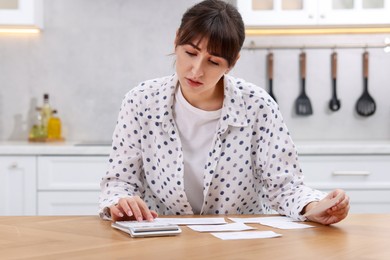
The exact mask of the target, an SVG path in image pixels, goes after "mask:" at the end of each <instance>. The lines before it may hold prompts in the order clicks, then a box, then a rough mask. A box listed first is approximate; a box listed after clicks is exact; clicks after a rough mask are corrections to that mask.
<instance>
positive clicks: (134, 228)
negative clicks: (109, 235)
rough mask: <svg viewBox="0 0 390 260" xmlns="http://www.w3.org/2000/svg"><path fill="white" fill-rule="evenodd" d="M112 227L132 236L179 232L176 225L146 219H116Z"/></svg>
mask: <svg viewBox="0 0 390 260" xmlns="http://www.w3.org/2000/svg"><path fill="white" fill-rule="evenodd" d="M111 226H112V227H113V228H116V229H119V230H121V231H124V232H126V233H128V234H130V236H132V237H156V236H175V235H178V234H180V233H181V229H180V227H179V226H178V225H175V224H168V223H155V222H146V221H141V222H138V221H116V222H114V223H112V224H111Z"/></svg>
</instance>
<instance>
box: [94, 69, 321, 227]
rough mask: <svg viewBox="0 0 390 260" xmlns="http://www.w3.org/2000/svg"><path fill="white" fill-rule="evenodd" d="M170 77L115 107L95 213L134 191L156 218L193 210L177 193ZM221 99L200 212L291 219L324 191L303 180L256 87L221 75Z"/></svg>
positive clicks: (274, 111) (179, 156) (178, 163)
mask: <svg viewBox="0 0 390 260" xmlns="http://www.w3.org/2000/svg"><path fill="white" fill-rule="evenodd" d="M177 83H178V78H177V75H176V74H174V75H171V76H168V77H164V78H159V79H154V80H149V81H145V82H143V83H141V84H140V85H139V86H137V87H135V88H133V89H132V90H130V91H129V92H128V93H127V94H126V96H125V98H124V100H123V102H122V106H121V109H120V112H119V116H118V121H117V125H116V127H115V130H114V134H113V140H112V141H113V143H112V151H111V153H110V158H109V166H108V170H107V173H106V175H105V176H104V177H103V178H102V181H101V189H102V190H101V195H100V212H99V213H100V216H101V217H108V216H107V207H110V206H111V205H113V204H115V203H117V202H118V200H119V199H120V198H122V197H128V196H134V195H137V196H140V197H141V198H142V199H143V200H144V201H145V202H146V204H147V205H148V206H149V208H150V209H153V210H155V211H157V212H158V213H159V214H160V215H185V214H193V211H192V208H191V205H190V203H189V202H188V198H187V196H186V193H185V190H184V177H183V176H184V173H183V171H184V167H183V151H182V145H181V142H180V136H179V134H178V131H177V126H176V123H175V121H174V117H173V111H172V110H173V102H174V95H175V88H176V87H177V85H178V84H177ZM224 95H225V96H224V103H223V107H222V113H221V118H220V120H219V122H218V128H217V131H216V133H215V136H214V138H213V143H212V145H211V147H212V148H211V149H210V151H209V153H208V155H207V161H206V163H205V165H204V171H203V183H204V185H203V194H200V195H201V196H203V198H204V200H203V201H204V202H203V206H202V209H201V212H200V214H266V213H269V212H271V210H273V211H276V212H278V213H280V214H282V215H286V216H290V217H292V218H294V219H297V220H304V219H305V218H304V217H303V216H302V215H301V214H300V212H301V211H302V209H303V207H304V206H305V205H306V204H307V203H309V202H311V201H318V200H320V199H322V198H323V197H324V196H325V195H326V194H325V193H323V192H320V191H317V190H314V189H312V188H310V187H307V186H305V185H304V183H303V175H302V172H301V169H300V166H299V163H298V155H297V151H296V149H295V146H294V144H293V142H292V140H291V138H290V135H289V132H288V130H287V127H286V125H285V124H284V122H283V119H282V116H281V114H280V112H279V109H278V106H277V104H276V103H275V102H274V101H273V100H271V98H270V96H269V95H268V94H267V93H266V92H265V91H264V90H263V89H261V88H260V87H257V86H255V85H253V84H251V83H248V82H245V81H244V80H241V79H237V78H233V77H231V76H229V75H225V76H224Z"/></svg>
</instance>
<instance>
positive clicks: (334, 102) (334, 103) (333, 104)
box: [329, 52, 341, 111]
mask: <svg viewBox="0 0 390 260" xmlns="http://www.w3.org/2000/svg"><path fill="white" fill-rule="evenodd" d="M331 62H332V89H333V90H332V91H333V92H332V99H331V100H330V101H329V109H330V110H332V111H337V110H339V109H340V106H341V103H340V100H339V99H337V91H336V82H337V53H336V52H333V53H332V56H331Z"/></svg>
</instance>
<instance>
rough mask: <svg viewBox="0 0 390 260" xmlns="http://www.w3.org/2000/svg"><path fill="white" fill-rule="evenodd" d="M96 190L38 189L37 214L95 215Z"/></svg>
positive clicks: (97, 195)
mask: <svg viewBox="0 0 390 260" xmlns="http://www.w3.org/2000/svg"><path fill="white" fill-rule="evenodd" d="M99 194H100V193H99V192H97V191H79V192H76V191H40V192H38V215H41V216H42V215H45V216H47V215H50V216H54V215H57V216H58V215H97V212H98V201H99Z"/></svg>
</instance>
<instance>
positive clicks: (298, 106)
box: [295, 52, 313, 116]
mask: <svg viewBox="0 0 390 260" xmlns="http://www.w3.org/2000/svg"><path fill="white" fill-rule="evenodd" d="M299 64H300V75H301V93H300V94H299V96H298V98H297V99H296V100H295V112H296V113H297V115H301V116H309V115H311V114H313V109H312V106H311V102H310V99H309V97H308V96H307V95H306V86H305V84H306V53H305V52H302V53H301V54H300V55H299Z"/></svg>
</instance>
